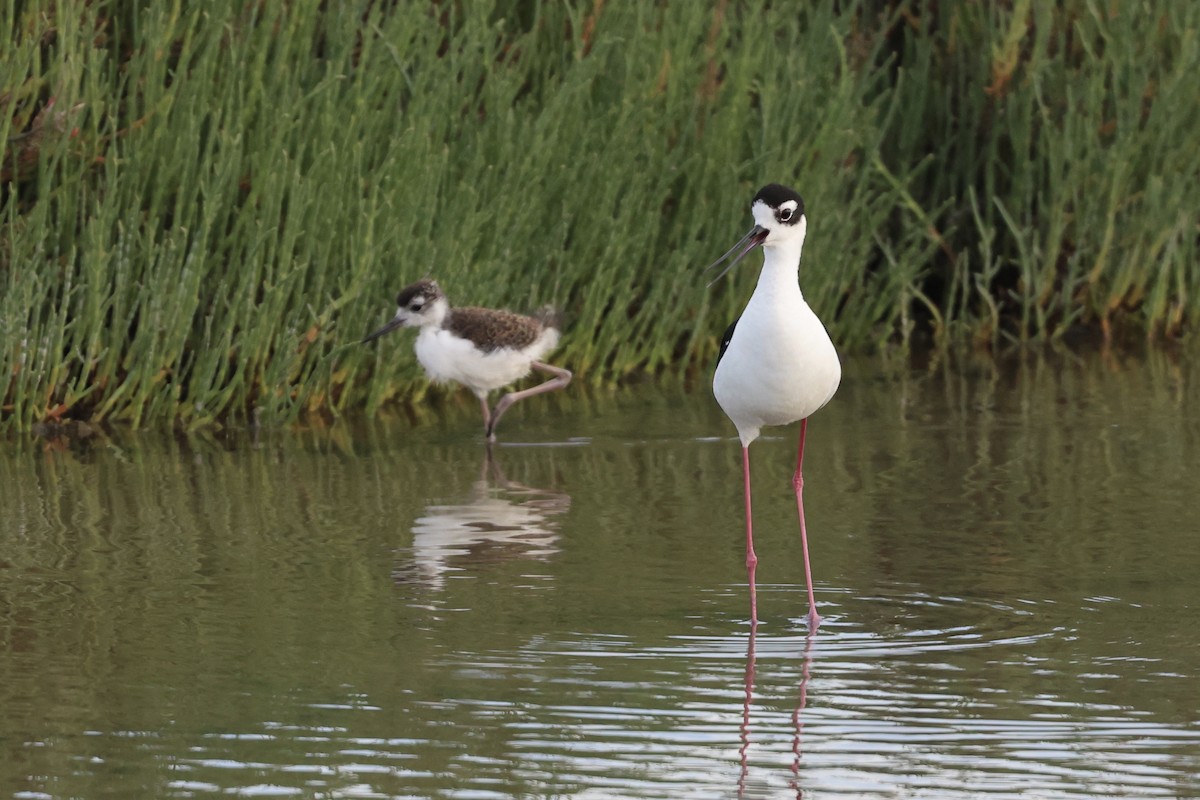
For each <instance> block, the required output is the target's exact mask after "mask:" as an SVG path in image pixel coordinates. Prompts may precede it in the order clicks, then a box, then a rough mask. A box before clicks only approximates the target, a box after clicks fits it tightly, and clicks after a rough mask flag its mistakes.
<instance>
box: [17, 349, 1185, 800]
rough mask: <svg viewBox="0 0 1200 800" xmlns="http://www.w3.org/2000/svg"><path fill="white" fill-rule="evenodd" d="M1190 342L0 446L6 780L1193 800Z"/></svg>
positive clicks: (68, 789) (249, 791) (361, 794)
mask: <svg viewBox="0 0 1200 800" xmlns="http://www.w3.org/2000/svg"><path fill="white" fill-rule="evenodd" d="M1195 363H1196V362H1195V361H1193V360H1188V359H1181V358H1174V357H1168V356H1165V355H1162V354H1153V355H1151V356H1149V357H1147V358H1146V359H1143V360H1132V359H1131V360H1127V361H1121V360H1118V359H1115V358H1113V357H1112V356H1111V355H1109V356H1101V355H1097V356H1092V357H1076V356H1065V355H1048V356H1038V357H1035V356H1033V355H1028V356H1025V357H1022V358H1020V359H1018V360H1016V361H1012V362H1008V363H1005V362H1000V363H992V362H988V363H984V364H978V365H967V367H968V368H966V369H963V368H962V366H961V365H960V366H959V368H956V369H954V370H951V369H948V368H945V367H944V366H943V365H937V364H934V365H932V366H931V367H930V368H929V369H924V370H922V371H919V372H903V373H900V374H894V373H884V372H882V371H880V370H878V369H877V368H876V367H874V366H872V365H870V364H865V363H855V362H851V363H849V364H848V365H847V370H846V380H845V383H844V386H843V388H842V390H841V392H839V395H838V397H837V399H836V401H835V402H834V403H833V404H831V405H830V406H829V407H828V408H827V409H825V410H823V411H822V412H821V414H820V415H819V416H818V417H815V418H814V420H813V422H812V424H811V425H810V428H809V452H808V453H807V455H806V495H805V496H806V511H807V516H808V522H809V526H810V536H811V537H812V538H811V543H812V549H813V558H814V570H815V577H816V593H817V598H818V601H819V602H820V604H821V607H822V614H823V615H824V616H825V622H824V623H823V624H822V626H821V629H820V631H819V632H817V633H816V634H815V635H812V634H810V633H809V632H808V631H807V630H806V627H805V624H804V614H805V611H806V609H805V589H804V586H803V583H802V575H803V572H802V565H801V563H800V553H799V547H798V542H797V532H796V527H795V520H794V514H795V509H794V502H793V499H792V497H791V494H790V492H789V477H790V467H791V457H792V448H793V446H794V442H793V441H792V436H793V435H794V432H793V431H779V432H775V434H776V435H772V436H770V437H768V438H766V439H765V440H764V441H762V442H759V443H756V444H755V445H754V449H753V458H754V473H755V474H754V478H755V483H754V485H755V503H756V505H755V510H756V518H755V522H756V544H757V546H758V552H759V557H760V563H759V566H758V577H759V585H758V592H759V595H758V598H759V614H760V618H761V623H760V624H759V625H758V626H757V628H755V629H751V627H750V625H749V623H748V607H747V592H746V586H745V574H744V565H743V549H742V548H743V542H742V538H741V537H742V533H741V530H742V529H741V505H740V482H739V477H740V472H739V464H738V456H739V452H738V448H737V444H736V441H735V440H734V439H733V438H732V435H731V431H730V429H729V428H728V424H727V422H726V421H725V420H724V419H723V418H722V417H721V415H720V412H719V410H718V409H716V407H715V405H714V404H713V402H712V400H711V397H709V395H708V393H707V392H706V391H697V392H695V393H687V392H682V391H676V392H670V391H659V390H653V391H652V390H647V389H642V390H638V391H637V392H630V393H622V394H616V395H611V396H602V397H596V396H589V395H587V394H586V393H584V392H580V393H579V394H578V395H576V396H562V397H555V398H552V399H549V400H547V402H546V403H543V404H534V403H528V404H521V406H519V407H517V408H515V409H514V410H513V412H512V413H511V414H510V415H509V417H506V419H505V423H506V431H507V436H509V437H510V440H509V441H508V442H507V443H503V444H502V446H500V447H497V448H496V449H495V451H494V454H493V456H492V457H491V458H488V457H486V456H485V450H484V448H483V447H482V446H481V443H480V442H479V441H478V439H477V436H476V430H475V428H476V422H477V420H476V419H475V414H477V409H476V408H474V407H473V405H472V403H470V402H467V401H466V399H463V402H461V403H450V404H448V405H446V406H444V407H442V408H440V409H437V410H436V413H435V412H433V411H431V412H429V413H428V414H426V415H424V416H423V417H422V418H421V420H419V421H418V422H416V423H413V422H411V421H410V420H408V419H407V418H403V419H384V420H381V421H379V422H376V423H372V424H370V425H367V424H351V423H347V422H340V423H338V424H337V425H335V426H333V427H332V428H314V429H302V430H298V431H278V432H259V433H258V434H253V433H251V432H245V433H243V432H237V431H232V432H226V433H222V434H219V435H218V434H213V435H207V436H194V437H182V436H162V435H157V434H138V435H130V434H122V433H109V434H97V435H95V436H93V437H91V438H87V439H74V440H70V439H66V440H64V439H50V440H46V439H19V438H16V439H12V440H10V441H9V442H8V443H7V444H6V445H5V446H4V447H3V448H0V508H2V509H3V511H4V513H3V515H2V518H0V708H2V709H3V714H0V747H2V748H3V753H2V756H0V794H3V795H5V796H13V797H20V798H59V797H63V798H66V797H92V796H120V797H178V798H184V797H209V796H218V795H219V796H243V797H330V798H335V797H337V798H385V797H386V798H471V799H472V800H478V799H481V798H482V799H490V798H497V799H498V798H512V797H573V798H574V797H579V798H713V797H743V798H800V797H808V798H821V797H845V798H866V799H867V800H872V799H875V798H878V800H884V799H885V798H888V799H889V800H890V799H892V798H897V797H903V798H931V799H933V798H937V799H939V800H940V799H941V798H950V799H951V800H953V799H954V798H978V797H988V798H1014V799H1017V798H1020V800H1025V799H1026V798H1096V797H1121V798H1132V797H1164V798H1168V797H1169V798H1200V779H1198V778H1197V775H1198V774H1200V689H1198V688H1197V687H1200V667H1198V666H1197V665H1198V664H1200V640H1198V639H1197V636H1196V633H1195V632H1196V630H1197V625H1198V623H1200V619H1198V618H1197V614H1196V605H1195V585H1196V579H1197V576H1198V575H1200V541H1198V540H1197V538H1196V537H1195V535H1194V532H1195V525H1194V516H1195V515H1194V508H1195V487H1194V476H1195V475H1196V474H1197V473H1198V472H1200V414H1197V413H1196V412H1195V409H1196V408H1197V407H1200V403H1198V401H1200V390H1198V389H1197V386H1198V385H1200V383H1198V382H1197V381H1193V380H1191V378H1192V375H1193V373H1192V371H1191V370H1192V369H1193V368H1194V364H1195Z"/></svg>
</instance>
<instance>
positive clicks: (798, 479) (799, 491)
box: [792, 419, 821, 631]
mask: <svg viewBox="0 0 1200 800" xmlns="http://www.w3.org/2000/svg"><path fill="white" fill-rule="evenodd" d="M807 430H808V420H807V419H802V420H800V451H799V453H798V454H797V456H796V474H795V475H793V476H792V488H793V489H795V490H796V511H797V512H798V513H799V515H800V546H801V547H802V548H803V549H804V581H805V583H807V584H808V629H809V630H810V631H815V630H816V629H817V627H818V626H819V625H820V624H821V615H820V614H818V613H817V601H816V599H815V598H814V597H813V580H812V566H811V565H810V563H809V560H808V532H807V531H806V530H805V528H804V434H805V433H806V432H807Z"/></svg>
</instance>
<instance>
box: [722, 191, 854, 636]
mask: <svg viewBox="0 0 1200 800" xmlns="http://www.w3.org/2000/svg"><path fill="white" fill-rule="evenodd" d="M750 212H751V213H752V214H753V215H754V227H753V228H751V229H750V232H749V233H747V234H746V235H745V236H744V237H743V238H742V240H741V241H740V242H738V243H737V244H736V245H734V246H733V248H731V249H730V250H729V252H727V253H726V254H725V255H723V256H721V257H720V258H719V259H717V261H716V262H715V263H714V264H712V266H711V267H709V269H712V268H713V267H716V266H717V265H719V264H721V263H722V262H724V261H725V260H726V259H730V258H731V257H732V260H731V261H730V262H729V265H728V266H726V267H725V269H724V270H722V271H721V273H720V274H719V275H718V276H717V278H720V277H721V276H722V275H724V274H725V273H726V272H728V271H729V270H731V269H732V268H733V267H734V265H735V264H737V263H738V261H740V260H741V259H742V257H743V256H745V255H746V254H747V253H749V252H750V251H751V250H753V249H754V248H755V247H757V246H759V245H762V248H763V259H764V260H763V268H762V273H761V274H760V275H759V276H758V286H757V287H755V289H754V294H753V295H751V297H750V302H748V303H747V304H746V309H745V310H744V311H743V312H742V316H741V317H739V318H738V320H737V321H736V322H734V323H733V324H732V325H730V326H729V329H728V330H727V331H725V336H724V338H723V339H722V340H721V354H720V356H718V358H717V370H716V374H715V375H714V376H713V394H714V395H715V396H716V398H717V402H718V403H719V404H720V405H721V408H722V409H723V410H724V411H725V414H726V415H727V416H728V417H729V419H730V420H732V421H733V424H734V426H735V427H736V428H737V432H738V437H739V438H740V439H741V440H742V480H743V484H744V491H745V496H746V571H747V573H748V576H749V580H750V615H751V621H752V623H753V624H757V622H758V605H757V600H756V597H755V589H754V569H755V566H756V565H757V564H758V557H757V556H756V555H755V554H754V533H753V526H752V524H751V514H750V450H749V448H750V443H751V442H753V441H754V440H755V439H757V438H758V434H759V432H760V431H761V429H762V428H763V427H764V426H768V425H788V424H790V423H792V422H796V421H797V420H799V421H800V447H799V453H798V455H797V457H796V472H795V474H794V475H793V476H792V486H793V488H794V490H795V492H796V510H797V512H798V513H799V515H800V542H801V545H802V546H803V548H804V578H805V580H806V581H807V583H808V626H809V629H810V630H815V629H816V627H817V625H819V624H820V622H821V617H820V615H819V614H817V605H816V600H815V599H814V597H813V585H812V567H811V566H810V564H809V559H808V533H807V531H806V530H805V528H804V494H803V491H804V471H803V468H804V435H805V432H806V430H807V427H808V417H809V416H810V415H811V414H813V413H814V412H815V411H816V410H817V409H819V408H821V407H822V406H823V405H825V404H826V403H828V402H829V399H830V398H831V397H833V393H834V392H836V391H837V388H838V383H839V382H840V381H841V378H842V366H841V363H840V362H839V361H838V355H837V351H836V350H834V347H833V342H832V341H830V339H829V334H828V333H827V332H826V331H825V326H824V325H822V324H821V320H819V319H818V318H817V315H816V314H814V313H813V310H812V309H811V308H809V306H808V303H806V302H805V301H804V295H803V294H801V292H800V283H799V272H800V251H801V250H802V249H803V247H804V234H805V232H806V231H807V229H808V221H807V219H806V218H805V216H804V200H803V199H802V198H801V197H800V195H799V194H797V193H796V192H795V191H794V190H792V189H789V188H787V187H786V186H780V185H779V184H777V183H772V184H769V185H767V186H764V187H763V188H762V189H760V190H759V191H758V194H756V195H755V196H754V202H753V203H751V205H750Z"/></svg>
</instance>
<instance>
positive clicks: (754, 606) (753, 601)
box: [742, 445, 758, 630]
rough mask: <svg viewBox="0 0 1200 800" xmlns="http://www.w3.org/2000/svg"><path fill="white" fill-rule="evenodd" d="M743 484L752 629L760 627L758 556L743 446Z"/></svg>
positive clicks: (746, 453)
mask: <svg viewBox="0 0 1200 800" xmlns="http://www.w3.org/2000/svg"><path fill="white" fill-rule="evenodd" d="M742 483H743V484H744V487H743V491H744V492H745V495H746V576H747V578H748V579H749V581H750V628H751V630H753V629H754V628H755V627H757V626H758V598H757V596H756V593H755V589H754V571H755V568H756V567H757V566H758V556H756V555H755V554H754V526H753V524H752V523H751V516H750V447H749V445H742Z"/></svg>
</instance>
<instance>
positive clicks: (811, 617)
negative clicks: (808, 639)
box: [805, 608, 821, 633]
mask: <svg viewBox="0 0 1200 800" xmlns="http://www.w3.org/2000/svg"><path fill="white" fill-rule="evenodd" d="M805 620H806V621H807V622H808V632H809V633H816V632H817V628H819V627H821V615H820V614H818V613H817V610H816V609H815V608H810V609H808V616H807V617H805Z"/></svg>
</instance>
